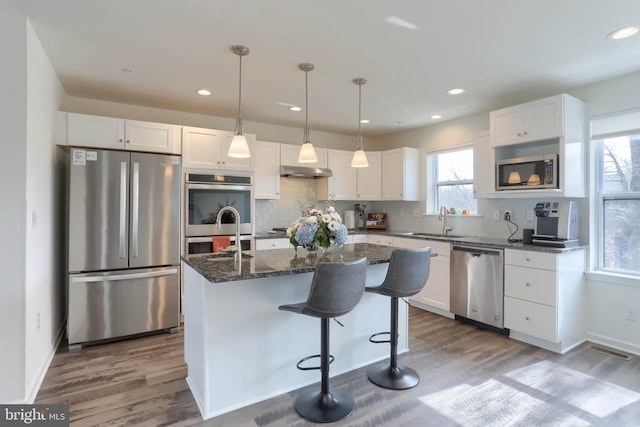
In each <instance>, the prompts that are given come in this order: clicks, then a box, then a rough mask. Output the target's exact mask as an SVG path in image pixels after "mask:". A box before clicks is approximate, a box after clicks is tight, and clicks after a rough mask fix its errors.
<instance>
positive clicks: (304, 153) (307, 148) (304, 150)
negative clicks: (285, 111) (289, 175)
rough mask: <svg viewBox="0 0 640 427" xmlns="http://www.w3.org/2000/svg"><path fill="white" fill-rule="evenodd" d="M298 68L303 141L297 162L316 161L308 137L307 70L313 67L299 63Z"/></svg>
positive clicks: (316, 157) (314, 152)
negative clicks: (302, 74) (302, 98)
mask: <svg viewBox="0 0 640 427" xmlns="http://www.w3.org/2000/svg"><path fill="white" fill-rule="evenodd" d="M298 68H299V69H301V70H302V71H304V114H305V117H304V141H302V146H301V147H300V154H299V155H298V163H317V162H318V156H316V150H314V149H313V144H312V143H311V139H310V138H309V84H308V78H307V77H308V75H309V71H313V69H314V68H315V67H314V66H313V64H308V63H304V64H300V65H298Z"/></svg>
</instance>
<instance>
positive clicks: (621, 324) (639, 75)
mask: <svg viewBox="0 0 640 427" xmlns="http://www.w3.org/2000/svg"><path fill="white" fill-rule="evenodd" d="M571 93H572V94H573V95H574V96H576V97H578V98H580V99H583V100H584V101H586V102H587V115H588V116H589V117H593V116H597V115H601V114H607V113H614V112H617V111H623V110H628V109H631V108H639V107H640V72H636V73H633V74H628V75H625V76H621V77H619V78H616V79H610V80H606V81H604V82H599V83H595V84H592V85H586V86H582V87H580V88H576V89H575V90H572V91H571ZM589 151H591V150H589ZM588 212H590V213H591V215H592V216H593V218H594V221H593V223H594V224H593V227H592V230H594V231H595V225H596V224H595V217H596V214H597V204H596V201H595V199H592V200H591V209H590V210H589V211H588ZM594 231H592V232H594ZM595 251H596V248H595V246H592V247H591V252H592V257H591V258H592V260H595V258H596V256H595V255H596V253H595ZM596 276H597V275H589V278H588V280H587V291H588V293H587V298H588V314H587V320H588V324H587V332H588V336H589V339H590V340H592V341H594V342H598V343H600V344H604V345H609V346H612V347H615V348H619V349H622V350H625V351H629V352H632V353H635V354H638V355H640V322H639V321H635V322H634V321H630V320H626V319H625V318H624V310H625V308H626V307H635V308H636V309H640V279H635V280H615V279H607V278H606V277H605V276H603V275H599V277H596Z"/></svg>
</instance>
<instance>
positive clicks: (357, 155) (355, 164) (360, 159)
mask: <svg viewBox="0 0 640 427" xmlns="http://www.w3.org/2000/svg"><path fill="white" fill-rule="evenodd" d="M353 83H355V84H356V85H358V137H357V138H356V151H354V152H353V159H351V167H352V168H368V167H369V162H368V161H367V155H366V154H365V153H364V148H363V146H362V133H361V132H360V124H361V121H360V113H361V112H362V85H365V84H367V80H366V79H363V78H357V79H353Z"/></svg>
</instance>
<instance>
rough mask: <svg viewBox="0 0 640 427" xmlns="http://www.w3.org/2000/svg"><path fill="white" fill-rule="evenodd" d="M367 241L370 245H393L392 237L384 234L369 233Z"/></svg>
mask: <svg viewBox="0 0 640 427" xmlns="http://www.w3.org/2000/svg"><path fill="white" fill-rule="evenodd" d="M367 243H370V244H372V245H382V246H393V237H392V236H389V235H386V234H369V235H368V236H367Z"/></svg>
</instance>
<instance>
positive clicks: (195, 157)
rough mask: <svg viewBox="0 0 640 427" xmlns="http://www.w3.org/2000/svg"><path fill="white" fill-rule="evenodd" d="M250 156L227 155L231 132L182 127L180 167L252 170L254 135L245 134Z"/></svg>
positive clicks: (231, 137)
mask: <svg viewBox="0 0 640 427" xmlns="http://www.w3.org/2000/svg"><path fill="white" fill-rule="evenodd" d="M245 137H246V138H247V142H248V143H249V150H251V157H249V158H246V159H237V158H233V157H228V156H227V151H228V150H229V145H230V144H231V140H232V139H233V132H227V131H221V130H216V129H205V128H196V127H186V126H185V127H183V128H182V167H184V168H194V169H224V170H253V161H254V158H255V153H254V152H253V151H254V150H253V145H254V142H255V135H249V134H245Z"/></svg>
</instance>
